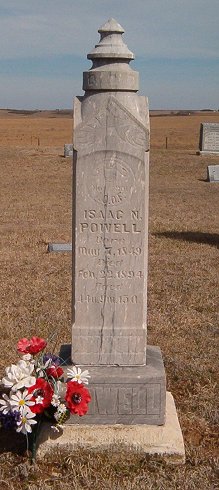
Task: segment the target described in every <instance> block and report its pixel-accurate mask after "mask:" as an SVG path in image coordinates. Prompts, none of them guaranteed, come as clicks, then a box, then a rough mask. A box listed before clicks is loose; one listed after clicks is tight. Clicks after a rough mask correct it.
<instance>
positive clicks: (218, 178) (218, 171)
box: [207, 165, 219, 182]
mask: <svg viewBox="0 0 219 490" xmlns="http://www.w3.org/2000/svg"><path fill="white" fill-rule="evenodd" d="M207 180H208V182H219V165H209V166H208V168H207Z"/></svg>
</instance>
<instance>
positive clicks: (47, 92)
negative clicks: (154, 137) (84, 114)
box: [0, 0, 219, 109]
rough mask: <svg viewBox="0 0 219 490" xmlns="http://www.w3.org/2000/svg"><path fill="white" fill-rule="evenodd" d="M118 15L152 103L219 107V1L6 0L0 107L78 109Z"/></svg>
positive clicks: (1, 21) (0, 20)
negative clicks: (85, 76)
mask: <svg viewBox="0 0 219 490" xmlns="http://www.w3.org/2000/svg"><path fill="white" fill-rule="evenodd" d="M110 17H114V18H115V19H116V20H117V21H118V22H119V23H120V24H121V25H122V26H123V27H124V29H125V34H124V36H123V37H124V41H125V43H126V44H127V45H128V47H129V49H131V51H133V52H134V53H135V56H136V59H135V61H134V62H132V64H131V66H132V68H134V69H136V70H138V71H139V72H140V92H139V93H140V94H142V95H147V96H148V97H149V103H150V107H151V109H171V108H173V109H174V108H176V109H177V108H179V109H186V108H190V109H198V108H212V109H218V108H219V0H7V1H6V0H0V107H1V108H8V107H10V108H24V109H32V108H37V109H44V108H45V109H46V108H71V107H72V99H73V97H74V96H75V95H81V94H83V92H82V88H81V86H82V72H83V71H85V70H87V69H89V68H90V67H91V64H90V62H89V61H88V60H87V59H86V55H87V53H88V52H89V51H90V50H91V49H92V48H93V47H94V45H95V44H96V43H97V42H98V40H99V34H98V33H97V30H98V28H99V27H100V26H101V25H102V24H104V23H105V22H106V21H107V20H108V18H110Z"/></svg>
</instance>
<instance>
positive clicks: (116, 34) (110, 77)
mask: <svg viewBox="0 0 219 490" xmlns="http://www.w3.org/2000/svg"><path fill="white" fill-rule="evenodd" d="M98 32H99V33H100V41H99V43H98V44H96V45H95V48H94V49H93V50H92V51H91V52H90V53H88V55H87V58H88V59H89V60H92V62H93V66H92V68H91V69H90V70H89V71H86V72H84V73H83V90H85V91H89V92H90V91H95V92H97V91H98V92H99V91H128V92H137V91H138V72H136V71H134V70H132V68H130V66H129V63H130V61H131V60H133V59H134V58H135V56H134V54H133V53H132V51H130V50H129V49H128V47H127V46H126V44H125V43H124V41H123V38H122V34H123V33H124V32H125V31H124V29H123V27H122V26H121V25H120V24H119V23H118V22H117V21H116V20H115V19H109V20H108V21H107V22H106V23H105V24H104V25H102V26H101V27H100V28H99V30H98Z"/></svg>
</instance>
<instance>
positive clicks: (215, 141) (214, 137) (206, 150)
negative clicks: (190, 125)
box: [198, 123, 219, 155]
mask: <svg viewBox="0 0 219 490" xmlns="http://www.w3.org/2000/svg"><path fill="white" fill-rule="evenodd" d="M210 153H212V154H216V155H219V123H201V127H200V139H199V152H198V154H199V155H203V154H204V155H205V154H206V155H208V154H210Z"/></svg>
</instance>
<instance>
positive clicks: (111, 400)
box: [89, 383, 161, 415]
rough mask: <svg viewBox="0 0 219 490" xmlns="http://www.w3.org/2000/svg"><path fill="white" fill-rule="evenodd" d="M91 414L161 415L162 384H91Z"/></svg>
mask: <svg viewBox="0 0 219 490" xmlns="http://www.w3.org/2000/svg"><path fill="white" fill-rule="evenodd" d="M89 390H90V392H91V396H92V403H91V404H90V406H89V415H91V414H93V413H98V414H99V415H114V414H119V415H146V414H147V415H159V414H160V397H161V386H160V384H158V383H156V384H152V385H150V384H148V385H145V384H138V385H137V386H136V385H135V386H134V385H129V384H127V385H126V386H122V387H121V386H116V385H115V384H113V385H112V386H111V387H102V386H91V387H90V388H89Z"/></svg>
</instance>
